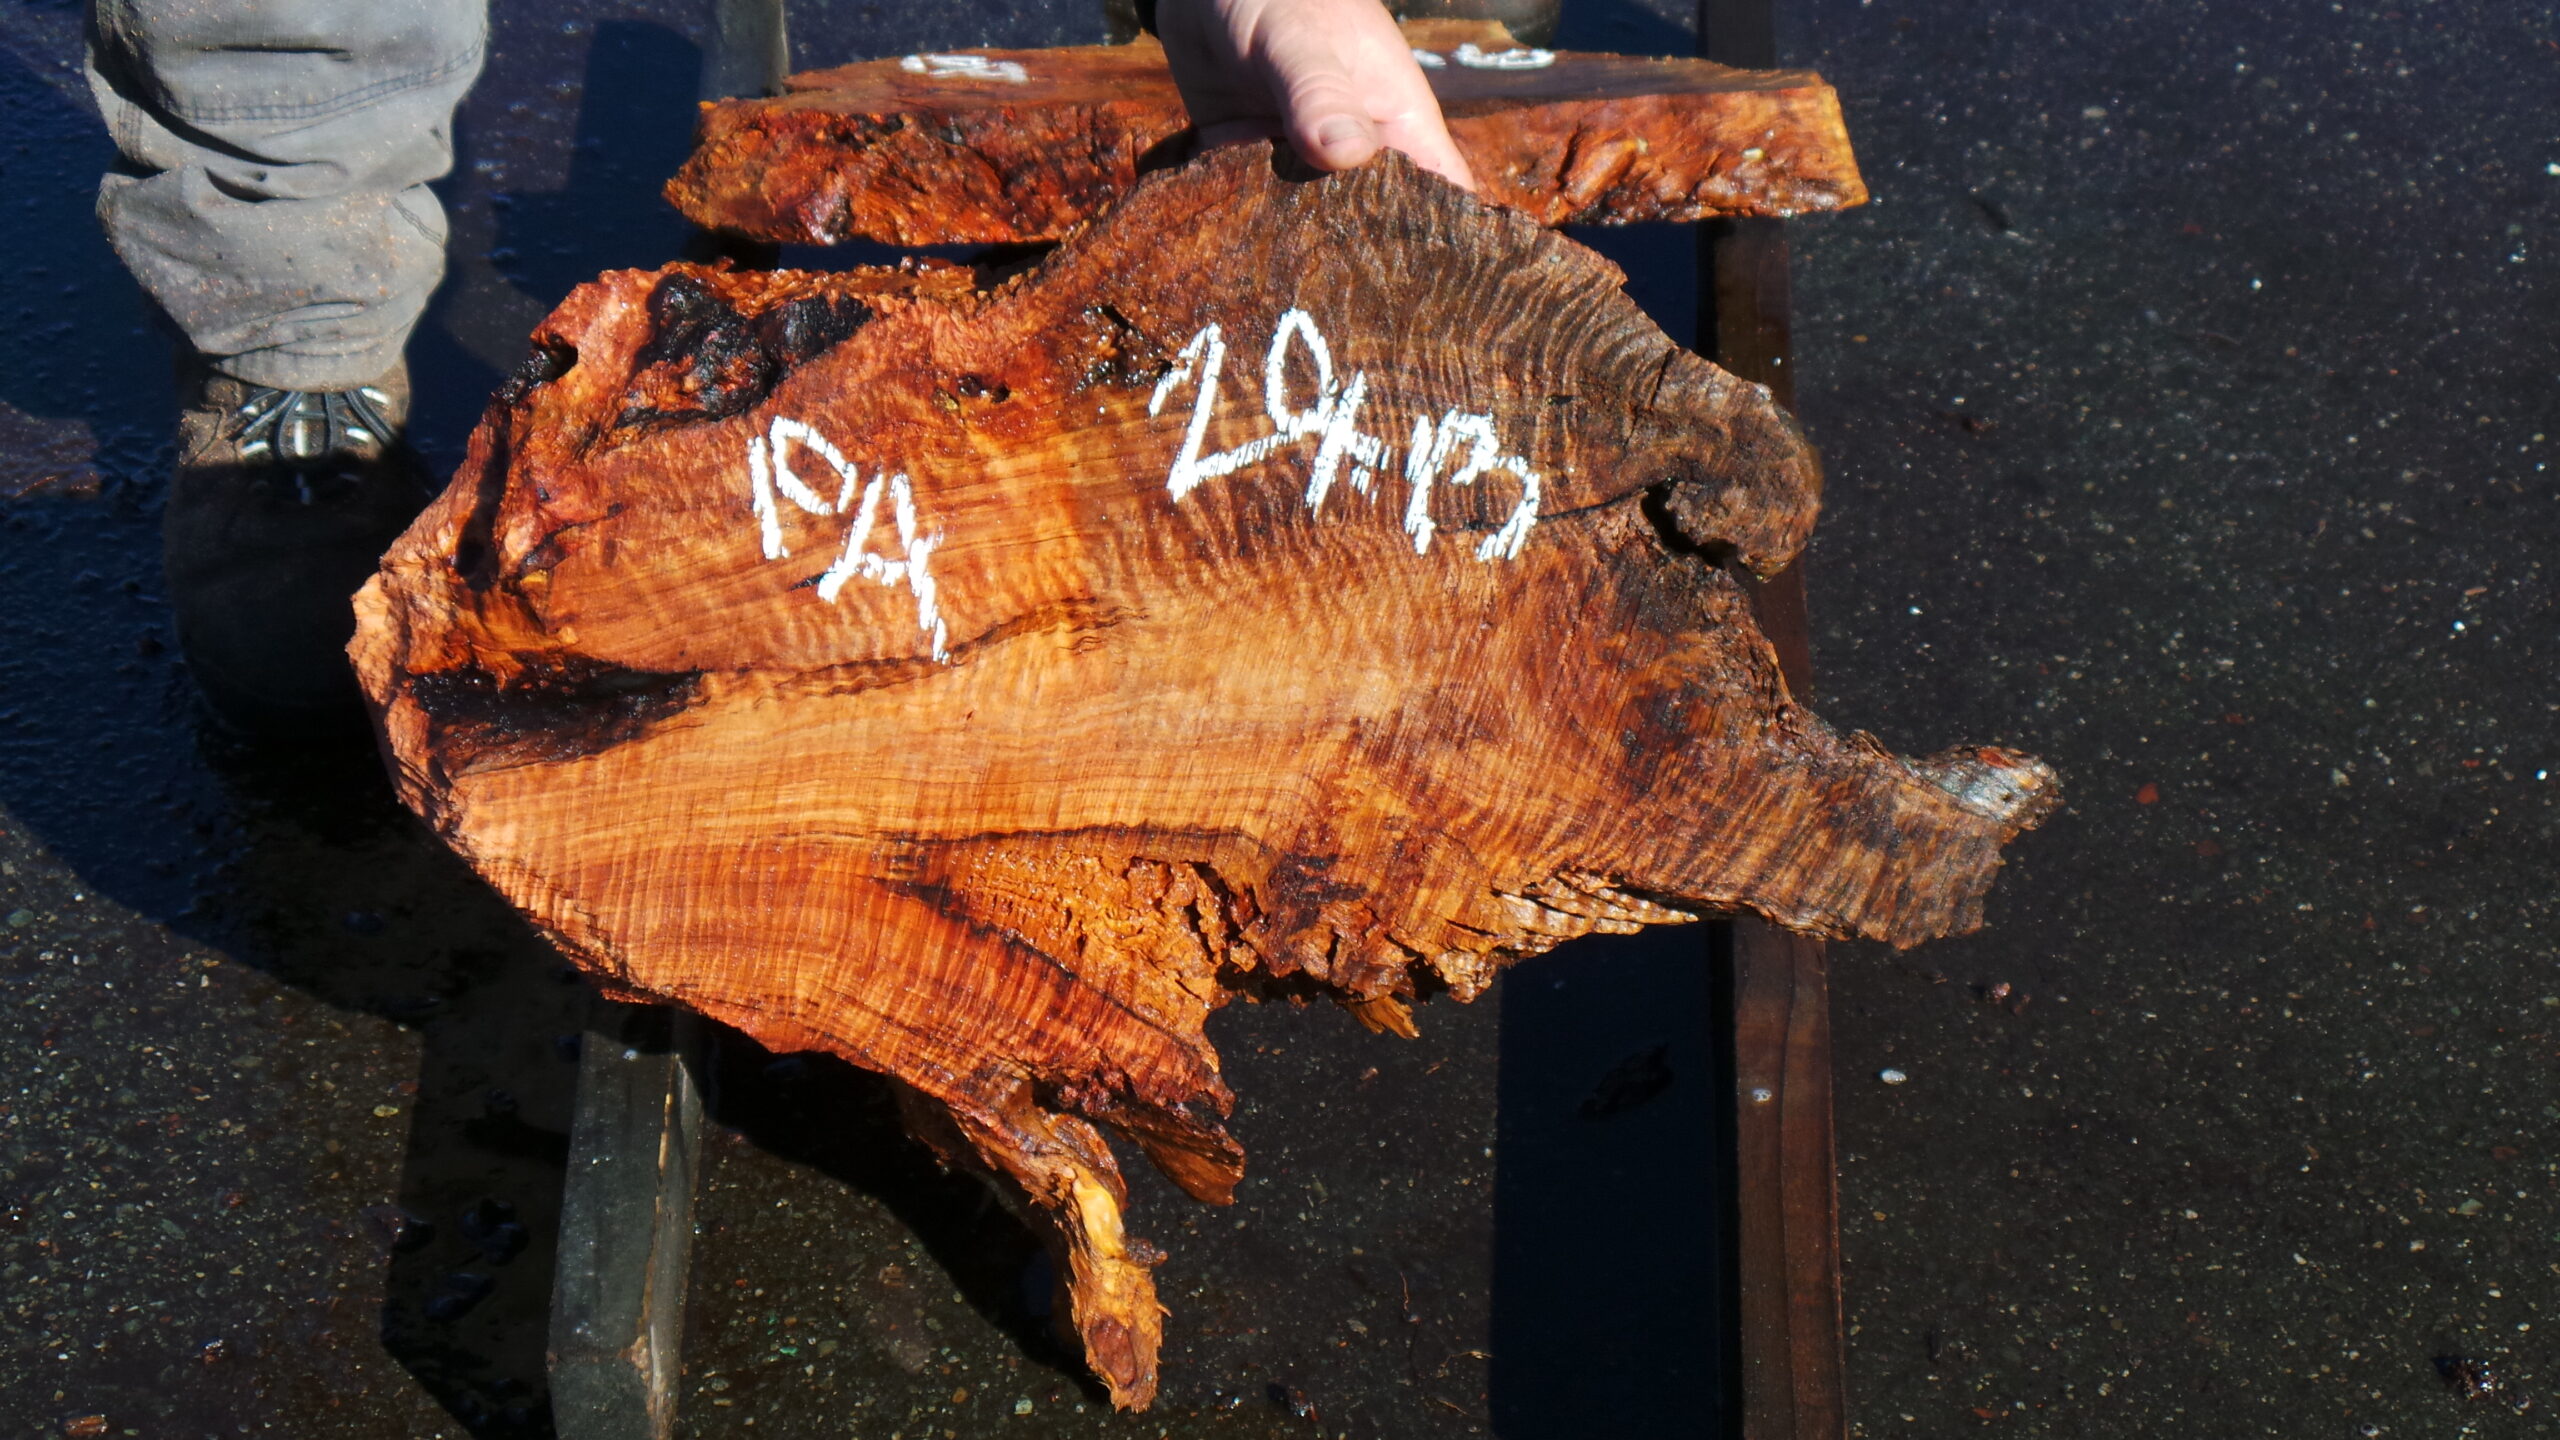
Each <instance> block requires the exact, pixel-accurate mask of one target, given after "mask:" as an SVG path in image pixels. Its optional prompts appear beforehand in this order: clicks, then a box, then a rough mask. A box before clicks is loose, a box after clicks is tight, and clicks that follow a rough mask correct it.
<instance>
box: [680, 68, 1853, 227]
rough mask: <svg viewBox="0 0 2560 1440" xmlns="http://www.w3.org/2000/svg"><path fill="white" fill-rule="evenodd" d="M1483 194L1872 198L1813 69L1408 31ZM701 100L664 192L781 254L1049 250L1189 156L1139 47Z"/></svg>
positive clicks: (1624, 202)
mask: <svg viewBox="0 0 2560 1440" xmlns="http://www.w3.org/2000/svg"><path fill="white" fill-rule="evenodd" d="M1404 28H1405V37H1406V39H1407V40H1409V41H1410V42H1412V44H1413V47H1414V51H1415V54H1416V55H1417V56H1428V57H1430V60H1429V61H1427V62H1426V67H1425V69H1424V72H1423V73H1424V75H1425V76H1426V77H1428V78H1429V80H1430V82H1431V87H1432V89H1433V91H1434V92H1436V93H1437V94H1438V96H1439V99H1440V105H1441V108H1442V110H1443V111H1444V112H1446V114H1447V116H1448V121H1449V134H1450V137H1451V138H1452V139H1454V140H1455V141H1456V142H1457V145H1458V149H1459V151H1460V153H1462V154H1464V155H1465V156H1466V157H1467V164H1468V167H1469V168H1470V169H1471V170H1472V171H1473V172H1474V174H1475V177H1476V182H1477V185H1478V188H1479V190H1480V191H1481V193H1482V195H1483V197H1484V198H1485V199H1488V200H1491V201H1494V202H1496V203H1498V204H1504V205H1509V206H1511V207H1512V208H1514V209H1516V210H1519V211H1521V212H1523V213H1525V214H1528V215H1531V216H1533V217H1535V218H1536V219H1537V220H1538V221H1539V222H1541V223H1542V224H1547V225H1565V224H1606V223H1620V222H1626V221H1635V220H1703V219H1708V218H1711V217H1714V216H1719V215H1801V214H1805V213H1808V212H1811V211H1818V210H1838V209H1844V208H1846V207H1848V206H1852V205H1858V204H1862V203H1864V202H1865V200H1866V198H1867V190H1866V185H1865V184H1864V182H1862V181H1861V180H1860V179H1859V178H1858V166H1857V161H1856V159H1855V158H1854V156H1853V155H1852V154H1851V152H1850V149H1849V135H1848V130H1847V129H1846V127H1845V125H1844V124H1843V122H1842V120H1841V117H1840V101H1839V97H1838V96H1836V95H1834V94H1833V93H1832V90H1831V87H1830V86H1828V85H1826V84H1824V83H1822V77H1820V76H1819V75H1816V74H1814V73H1812V72H1811V71H1807V70H1736V69H1734V68H1732V67H1731V66H1727V65H1717V64H1714V63H1711V62H1709V61H1705V60H1691V59H1656V58H1653V57H1649V56H1633V55H1605V54H1587V53H1577V52H1574V51H1570V50H1563V51H1555V50H1532V49H1529V48H1527V47H1525V46H1522V45H1520V44H1518V43H1517V42H1516V41H1514V40H1513V39H1512V38H1511V33H1510V32H1509V31H1507V30H1505V29H1503V28H1502V26H1501V25H1500V24H1499V23H1498V22H1494V21H1458V20H1423V21H1414V22H1411V23H1409V24H1407V25H1406V26H1405V27H1404ZM789 85H790V91H789V93H787V94H784V95H781V96H778V97H775V98H771V99H754V100H722V101H716V102H711V103H707V104H705V105H704V106H703V113H702V123H701V130H700V134H699V135H698V136H697V138H696V142H695V148H694V153H693V156H692V158H691V159H689V160H687V161H686V162H685V166H684V168H683V169H682V170H681V171H679V172H678V173H677V175H676V177H675V178H674V179H673V180H671V181H669V182H668V183H667V198H668V199H669V200H670V201H672V202H674V204H675V206H676V208H677V209H679V210H682V211H683V212H684V213H685V216H686V218H687V219H690V220H692V221H693V222H694V223H695V224H697V225H701V226H704V227H706V228H708V229H714V230H726V231H731V232H734V233H738V234H743V235H747V236H751V237H754V238H756V239H760V240H768V241H774V242H778V243H784V244H801V245H829V244H834V243H837V242H839V241H843V240H874V241H879V242H881V243H884V244H890V245H953V244H997V243H1010V242H1027V241H1047V240H1057V239H1060V238H1063V237H1064V236H1065V235H1066V234H1067V233H1068V232H1069V231H1071V230H1073V229H1074V228H1075V227H1076V226H1077V225H1080V224H1082V223H1084V222H1086V221H1088V220H1091V219H1092V218H1094V217H1095V216H1097V215H1099V214H1101V213H1102V212H1103V211H1105V210H1107V209H1109V208H1110V206H1111V205H1112V203H1113V202H1115V201H1117V200H1118V199H1119V198H1120V196H1121V195H1122V194H1124V193H1126V192H1127V190H1128V189H1129V187H1130V186H1131V185H1132V184H1134V183H1136V181H1137V178H1138V176H1139V175H1140V174H1141V173H1142V172H1144V171H1146V170H1148V169H1151V168H1157V167H1160V166H1161V165H1163V164H1165V163H1168V162H1170V161H1173V160H1178V159H1179V158H1181V154H1182V152H1183V150H1184V149H1186V148H1187V146H1188V144H1189V135H1188V126H1189V124H1190V119H1189V117H1188V116H1187V115H1186V113H1185V112H1184V110H1183V106H1182V96H1181V95H1180V93H1179V92H1177V91H1176V90H1175V89H1174V84H1173V73H1172V71H1171V70H1169V69H1167V68H1166V65H1165V55H1164V48H1163V47H1162V46H1160V45H1158V44H1156V43H1155V41H1153V40H1151V39H1143V38H1142V39H1140V40H1138V41H1136V42H1134V43H1131V44H1127V45H1087V46H1076V47H1068V48H1062V49H1054V50H987V51H973V52H969V53H966V54H952V55H909V56H906V57H904V58H902V59H898V60H871V61H865V62H863V63H861V64H857V65H845V66H840V67H838V68H836V69H833V70H818V71H812V72H810V73H808V74H804V75H795V76H793V77H791V80H790V81H789Z"/></svg>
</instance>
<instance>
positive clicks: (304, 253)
mask: <svg viewBox="0 0 2560 1440" xmlns="http://www.w3.org/2000/svg"><path fill="white" fill-rule="evenodd" d="M487 34H488V15H487V0H92V3H91V6H90V29H89V83H90V86H91V88H92V89H93V90H94V91H95V92H96V94H97V97H98V104H99V106H100V107H101V108H102V109H103V110H104V111H105V113H106V119H107V126H108V130H109V132H110V133H111V134H112V135H113V136H114V138H115V142H116V148H117V150H118V151H119V152H121V155H122V162H123V163H122V164H121V165H120V166H119V167H118V168H117V170H116V171H114V172H113V173H111V174H109V175H107V176H106V177H105V179H103V180H102V181H101V182H100V183H99V187H98V217H99V219H100V221H101V222H102V223H103V224H104V225H105V227H106V231H107V238H108V240H109V241H110V242H111V243H112V244H113V245H114V246H115V250H116V254H117V255H118V257H120V258H121V259H122V260H123V261H124V263H125V266H126V268H128V269H130V270H131V271H132V272H133V275H134V278H135V279H137V280H139V281H140V282H141V283H142V286H143V288H144V289H145V290H147V291H149V292H150V294H151V297H152V298H153V299H154V300H156V301H157V302H159V304H160V305H161V307H162V308H163V309H165V310H166V311H167V312H168V313H169V315H170V317H171V318H172V319H174V320H175V321H176V322H177V324H178V327H179V328H180V329H181V330H183V331H185V332H186V335H187V338H188V340H189V341H191V342H192V343H193V344H194V345H195V347H196V349H197V350H198V351H200V352H202V353H203V354H205V355H207V356H209V357H211V358H212V359H213V361H214V363H215V365H216V367H217V368H219V369H221V370H223V371H225V372H227V373H229V374H231V375H234V376H236V377H238V378H239V379H242V380H246V381H249V382H251V383H253V384H260V385H273V386H277V387H279V388H284V389H296V390H334V389H345V388H349V387H352V386H355V385H360V384H363V383H365V382H367V381H370V380H373V379H376V378H378V377H379V376H381V375H382V374H383V373H384V372H385V371H387V370H389V369H390V368H391V366H392V365H393V364H394V363H395V362H396V361H397V360H398V359H399V358H400V350H401V347H402V346H403V345H404V344H405V343H407V341H408V338H409V331H410V329H411V328H412V327H414V326H415V325H416V324H417V322H418V316H419V313H420V312H421V311H422V310H424V309H425V307H426V303H427V296H428V293H429V292H431V291H432V290H434V289H435V287H436V283H437V282H438V281H439V280H441V279H442V278H443V277H444V239H445V218H444V209H443V207H442V206H441V205H439V204H437V203H436V198H435V196H434V194H433V193H432V192H430V191H429V190H428V189H427V187H426V182H427V181H429V180H433V179H436V178H437V177H439V176H442V175H443V174H445V173H446V172H447V171H449V170H450V169H452V168H453V109H454V106H455V105H456V104H458V103H459V102H460V101H461V99H462V95H463V92H464V91H466V90H468V89H469V88H470V86H471V82H472V80H473V79H474V78H475V77H477V76H478V74H479V73H480V63H481V58H482V53H483V50H484V47H485V45H486V40H487Z"/></svg>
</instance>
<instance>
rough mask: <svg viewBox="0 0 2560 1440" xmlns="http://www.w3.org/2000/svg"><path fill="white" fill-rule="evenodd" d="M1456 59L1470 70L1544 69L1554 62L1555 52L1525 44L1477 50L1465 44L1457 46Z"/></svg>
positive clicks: (1471, 45)
mask: <svg viewBox="0 0 2560 1440" xmlns="http://www.w3.org/2000/svg"><path fill="white" fill-rule="evenodd" d="M1456 59H1457V62H1458V63H1459V64H1461V65H1464V66H1466V67H1467V68H1468V69H1470V70H1544V69H1546V68H1547V67H1548V66H1550V65H1553V64H1554V63H1556V52H1554V51H1553V50H1532V49H1530V48H1529V47H1527V46H1525V45H1514V46H1512V47H1511V48H1510V49H1508V50H1479V49H1477V48H1476V47H1475V46H1474V45H1473V44H1466V45H1461V46H1459V47H1458V51H1457V56H1456Z"/></svg>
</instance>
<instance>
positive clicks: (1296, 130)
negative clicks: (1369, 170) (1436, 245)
mask: <svg viewBox="0 0 2560 1440" xmlns="http://www.w3.org/2000/svg"><path fill="white" fill-rule="evenodd" d="M1259 18H1260V20H1261V23H1260V25H1258V26H1257V27H1256V29H1257V33H1256V35H1255V37H1254V38H1255V40H1257V41H1258V42H1260V43H1259V44H1257V45H1256V46H1255V47H1254V50H1255V52H1256V55H1255V58H1257V59H1258V60H1260V61H1261V63H1262V65H1263V67H1264V68H1265V71H1266V73H1267V74H1268V75H1269V76H1270V86H1271V92H1272V96H1273V98H1274V99H1276V100H1277V101H1278V102H1279V104H1280V109H1281V119H1282V123H1283V125H1284V126H1285V128H1286V130H1287V133H1288V135H1289V139H1290V142H1291V143H1292V144H1294V145H1296V146H1297V148H1298V151H1299V153H1300V154H1302V155H1304V156H1306V157H1307V159H1308V160H1309V161H1310V162H1311V163H1313V164H1314V165H1316V166H1318V167H1319V168H1321V169H1326V170H1348V169H1350V168H1351V167H1353V166H1355V165H1363V164H1366V163H1368V161H1369V160H1370V159H1371V158H1372V157H1374V156H1375V155H1376V154H1377V153H1378V151H1379V149H1380V148H1381V147H1391V148H1394V149H1396V150H1401V151H1403V152H1404V153H1405V154H1406V155H1408V156H1410V157H1412V159H1413V160H1414V162H1415V163H1416V164H1419V165H1420V166H1422V168H1424V169H1426V170H1429V171H1432V172H1434V173H1435V174H1438V175H1440V176H1442V177H1443V178H1445V179H1447V180H1449V181H1451V182H1453V183H1455V184H1457V185H1460V186H1464V187H1466V188H1469V189H1472V188H1474V177H1473V176H1472V175H1471V174H1470V173H1469V172H1468V170H1467V162H1466V157H1464V156H1462V155H1460V154H1459V153H1458V147H1457V144H1456V143H1455V142H1454V141H1452V140H1451V139H1450V138H1449V128H1448V125H1447V123H1446V122H1445V121H1444V120H1443V119H1442V118H1441V115H1440V102H1439V99H1438V98H1437V97H1436V96H1434V95H1433V94H1432V93H1431V83H1430V82H1429V81H1428V80H1426V79H1424V78H1423V75H1422V67H1421V66H1420V65H1418V64H1416V63H1415V62H1414V58H1413V51H1412V49H1411V48H1410V47H1409V46H1407V45H1406V44H1405V42H1404V35H1403V32H1401V31H1399V30H1398V29H1397V28H1396V26H1395V22H1394V21H1393V20H1391V19H1389V18H1388V16H1387V12H1386V10H1385V9H1384V8H1383V7H1381V6H1380V5H1378V4H1377V3H1375V0H1332V3H1323V0H1318V3H1309V4H1300V5H1291V6H1281V5H1274V6H1272V7H1271V8H1270V9H1269V10H1266V11H1265V12H1264V13H1263V14H1262V16H1261V17H1259Z"/></svg>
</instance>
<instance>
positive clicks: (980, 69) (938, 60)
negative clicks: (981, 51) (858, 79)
mask: <svg viewBox="0 0 2560 1440" xmlns="http://www.w3.org/2000/svg"><path fill="white" fill-rule="evenodd" d="M898 68H899V69H901V70H905V71H908V72H909V73H911V74H916V75H922V76H924V77H925V78H926V79H928V80H1002V81H1004V82H1005V83H1006V84H1009V85H1020V84H1022V83H1024V82H1026V81H1028V80H1029V79H1030V78H1031V72H1029V71H1027V70H1025V69H1023V68H1022V66H1021V64H1020V63H1019V62H1017V61H1012V60H990V59H988V58H987V57H986V56H984V55H910V56H908V57H907V58H906V59H904V60H901V61H899V62H898Z"/></svg>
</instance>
